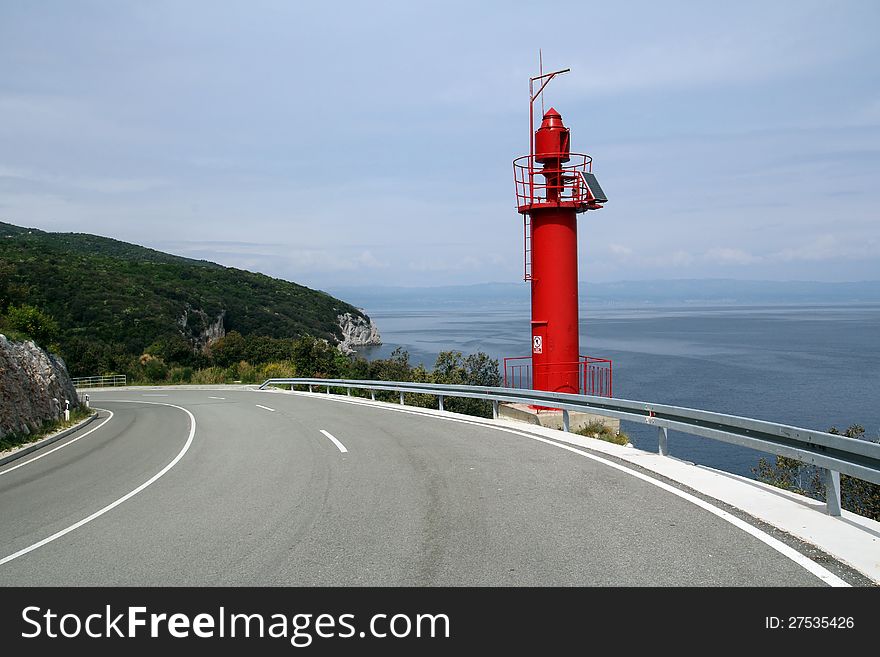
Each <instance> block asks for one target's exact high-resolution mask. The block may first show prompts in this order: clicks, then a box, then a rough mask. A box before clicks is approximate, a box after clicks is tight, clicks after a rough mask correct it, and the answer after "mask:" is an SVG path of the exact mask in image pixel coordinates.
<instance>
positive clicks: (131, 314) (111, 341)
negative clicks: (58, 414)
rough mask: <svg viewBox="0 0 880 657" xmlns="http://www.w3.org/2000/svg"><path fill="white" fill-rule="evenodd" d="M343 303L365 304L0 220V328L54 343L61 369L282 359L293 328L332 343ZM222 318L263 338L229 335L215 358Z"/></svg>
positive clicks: (151, 368) (152, 372)
mask: <svg viewBox="0 0 880 657" xmlns="http://www.w3.org/2000/svg"><path fill="white" fill-rule="evenodd" d="M344 313H352V314H353V315H363V313H361V312H360V311H358V310H357V309H356V308H354V307H353V306H351V305H349V304H347V303H345V302H343V301H340V300H339V299H336V298H334V297H332V296H330V295H329V294H326V293H324V292H320V291H316V290H311V289H309V288H306V287H303V286H302V285H297V284H296V283H289V282H287V281H282V280H278V279H274V278H270V277H268V276H264V275H262V274H255V273H252V272H248V271H243V270H240V269H234V268H230V267H222V266H220V265H217V264H215V263H211V262H207V261H202V260H190V259H187V258H181V257H178V256H173V255H168V254H165V253H161V252H159V251H154V250H152V249H147V248H144V247H140V246H136V245H134V244H127V243H125V242H120V241H117V240H113V239H108V238H105V237H98V236H95V235H85V234H78V233H46V232H43V231H39V230H34V229H26V228H20V227H18V226H13V225H10V224H5V223H0V314H2V315H3V316H2V317H0V330H2V331H3V332H4V333H7V332H8V333H7V334H8V335H9V337H15V338H22V337H31V338H33V339H35V340H36V341H37V342H38V343H40V344H42V345H44V346H47V347H50V348H52V349H53V350H56V349H54V347H57V351H58V353H60V355H61V356H63V357H64V359H65V361H66V362H67V366H68V370H69V372H70V374H71V376H90V375H97V374H109V373H127V374H131V375H135V376H134V378H136V379H137V378H138V376H137V375H139V374H141V373H140V372H138V371H137V368H138V367H141V366H142V365H143V364H140V363H139V360H140V359H141V357H142V356H143V355H144V354H149V355H151V356H153V357H154V358H157V359H159V360H161V362H162V363H163V364H164V366H165V367H167V368H169V371H170V370H171V369H173V368H175V367H191V368H194V369H204V368H209V367H215V366H219V367H223V368H229V367H232V366H233V365H234V364H235V363H238V362H240V361H241V360H247V361H248V362H250V363H252V364H255V365H256V364H262V363H266V362H269V361H270V360H285V359H286V358H287V356H286V355H285V354H286V351H287V350H289V347H290V340H291V339H295V338H299V337H302V336H306V335H310V336H314V337H315V338H318V339H322V340H328V341H330V342H331V343H335V342H336V341H337V340H338V339H339V338H340V337H341V332H340V329H339V327H338V325H337V323H336V322H337V316H338V315H340V314H344ZM221 317H222V320H221V321H222V324H223V326H224V327H225V329H226V331H227V332H229V333H233V332H235V334H236V335H239V336H243V337H246V338H249V339H250V338H256V337H260V338H262V339H261V340H254V339H252V340H251V341H250V342H249V343H248V349H250V352H248V353H246V354H243V355H242V354H241V353H239V351H240V349H241V344H240V343H239V344H236V343H234V342H233V340H234V339H235V338H233V339H231V340H229V341H228V342H227V343H226V345H224V346H221V347H220V348H218V350H217V355H216V357H215V356H214V355H212V354H210V353H207V352H206V351H205V349H204V348H205V346H206V343H207V335H208V329H209V327H211V326H212V325H215V324H216V323H217V321H218V319H219V318H221ZM59 327H60V328H59ZM282 352H283V353H282ZM215 358H218V359H219V362H215ZM161 369H162V368H161V366H160V365H148V366H146V368H145V370H146V371H145V372H143V374H144V375H145V376H146V377H147V378H148V379H154V378H161V377H159V374H160V373H161ZM177 376H184V375H183V374H180V373H179V374H178V375H177Z"/></svg>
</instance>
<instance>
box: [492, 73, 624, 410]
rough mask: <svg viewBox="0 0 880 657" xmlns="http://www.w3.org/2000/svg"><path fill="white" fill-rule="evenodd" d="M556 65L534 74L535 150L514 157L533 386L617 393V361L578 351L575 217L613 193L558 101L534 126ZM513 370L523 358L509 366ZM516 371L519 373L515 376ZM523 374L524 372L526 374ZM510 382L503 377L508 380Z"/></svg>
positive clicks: (532, 141) (531, 106)
mask: <svg viewBox="0 0 880 657" xmlns="http://www.w3.org/2000/svg"><path fill="white" fill-rule="evenodd" d="M567 70H568V69H566V70H564V71H556V72H554V73H547V74H545V75H541V76H539V77H537V78H532V79H531V81H530V82H531V84H532V88H533V89H534V85H535V83H536V82H537V83H540V89H539V90H538V92H537V93H534V92H533V93H531V100H530V104H529V110H530V126H529V132H530V145H531V148H530V153H529V155H524V156H522V157H519V158H517V159H516V160H514V162H513V168H514V179H515V183H516V200H517V211H518V212H519V213H520V214H522V215H523V222H524V224H523V225H524V253H525V258H524V265H525V272H524V278H525V280H527V281H529V282H530V283H531V288H532V290H531V292H532V318H531V357H530V360H531V363H530V366H525V367H529V370H530V374H531V376H530V377H529V378H531V385H532V388H534V389H535V390H547V391H552V392H566V393H575V394H577V393H584V394H600V395H604V396H610V395H611V363H610V361H607V360H604V359H595V358H589V357H586V356H581V355H580V345H579V331H578V258H577V217H578V215H579V214H581V213H584V212H586V211H588V210H599V209H601V208H602V204H603V203H605V202H606V201H607V200H608V199H607V198H606V197H605V194H604V192H603V191H602V188H601V187H600V186H599V183H598V181H597V180H596V176H595V175H594V174H593V171H592V158H591V157H590V156H589V155H584V154H582V153H572V152H571V149H570V144H571V133H570V131H569V129H568V128H566V127H565V124H564V123H563V121H562V116H561V115H560V114H559V112H557V111H556V110H555V109H554V108H552V107H551V108H550V109H548V110H547V111H546V112H545V113H544V115H543V117H542V120H541V125H540V127H539V128H538V129H537V131H535V130H534V102H535V99H536V98H537V97H538V96H540V94H541V93H542V92H543V89H544V87H545V86H546V85H547V83H548V82H549V81H550V80H551V79H552V78H553V77H554V76H556V75H558V74H560V73H565V72H566V71H567ZM508 360H511V361H513V360H520V359H505V379H507V377H508V369H509V368H510V369H511V372H515V371H516V368H520V373H521V372H522V368H523V367H524V366H523V365H522V364H513V365H511V366H508V363H507V361H508ZM514 378H515V377H514ZM521 378H522V377H520V379H521ZM510 383H511V381H505V384H506V385H508V384H510Z"/></svg>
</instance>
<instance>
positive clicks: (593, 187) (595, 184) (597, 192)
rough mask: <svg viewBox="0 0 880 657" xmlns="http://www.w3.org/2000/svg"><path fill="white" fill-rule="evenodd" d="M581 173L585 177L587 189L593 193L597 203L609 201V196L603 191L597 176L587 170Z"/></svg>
mask: <svg viewBox="0 0 880 657" xmlns="http://www.w3.org/2000/svg"><path fill="white" fill-rule="evenodd" d="M581 175H582V176H583V177H584V184H585V185H586V186H587V189H589V190H590V194H592V195H593V200H594V201H596V203H605V202H607V201H608V197H606V196H605V192H603V191H602V188H601V187H600V186H599V181H598V180H596V176H595V175H593V174H592V173H589V172H587V171H582V172H581Z"/></svg>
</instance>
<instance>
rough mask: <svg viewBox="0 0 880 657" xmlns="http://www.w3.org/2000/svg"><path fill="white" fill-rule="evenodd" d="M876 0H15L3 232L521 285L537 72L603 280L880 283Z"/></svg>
mask: <svg viewBox="0 0 880 657" xmlns="http://www.w3.org/2000/svg"><path fill="white" fill-rule="evenodd" d="M878 33H880V2H877V1H876V0H865V1H855V0H834V1H811V0H798V1H786V0H779V1H775V2H766V0H764V1H761V2H751V1H742V2H736V3H730V2H697V1H693V2H674V1H671V0H667V1H665V2H662V3H658V2H636V1H622V2H590V1H586V0H579V1H577V2H565V1H559V2H554V3H547V2H516V1H512V2H511V1H506V2H476V1H475V0H471V1H470V2H457V1H455V0H444V1H443V2H416V1H414V0H410V1H409V2H382V1H378V0H377V1H372V2H345V1H340V2H334V3H315V2H308V3H307V2H294V1H292V0H291V1H286V2H270V1H265V0H249V1H247V2H232V1H227V2H206V1H187V2H179V1H176V0H175V1H170V2H166V1H151V2H113V1H107V2H90V1H84V0H81V1H78V2H65V1H48V0H47V1H38V2H31V1H25V0H0V221H6V222H9V223H13V224H16V225H20V226H28V227H35V228H39V229H42V230H48V231H64V232H84V233H93V234H98V235H104V236H107V237H113V238H116V239H120V240H124V241H128V242H134V243H137V244H142V245H145V246H149V247H152V248H156V249H159V250H162V251H167V252H170V253H175V254H178V255H183V256H187V257H193V258H203V259H207V260H212V261H215V262H219V263H221V264H224V265H227V266H234V267H240V268H244V269H249V270H252V271H260V272H263V273H266V274H269V275H272V276H277V277H281V278H285V279H288V280H293V281H296V282H299V283H302V284H305V285H308V286H310V287H317V288H322V289H326V288H330V287H333V286H343V285H345V286H348V285H403V286H424V285H448V284H472V283H474V284H475V283H483V282H489V281H495V282H516V281H521V279H522V261H523V258H522V248H523V245H522V218H521V216H520V215H518V214H517V212H516V203H515V197H514V186H513V174H512V166H511V161H512V160H513V159H514V158H515V157H518V156H520V155H524V154H527V153H528V150H529V135H528V99H529V95H528V94H529V91H528V89H529V85H528V79H529V77H530V76H532V75H537V72H538V51H539V48H540V49H541V50H542V54H543V64H544V70H545V71H550V70H556V69H561V68H570V69H571V72H570V73H567V74H565V75H561V76H559V77H557V78H556V79H554V80H553V81H552V82H551V84H550V85H549V86H548V87H547V90H546V93H545V107H549V106H551V105H552V106H554V107H555V108H556V109H557V110H558V111H559V112H560V113H561V114H562V116H563V120H564V121H565V123H566V125H567V126H568V127H569V128H570V129H571V131H572V150H574V151H577V152H585V153H589V154H591V155H592V156H593V158H594V165H593V171H594V172H595V173H596V175H597V177H598V179H599V181H600V182H601V184H602V187H603V189H604V190H605V192H606V195H607V196H608V198H609V202H608V203H607V204H606V206H605V208H603V209H602V210H600V211H596V212H588V213H585V214H582V215H579V219H578V230H579V277H580V279H581V280H586V281H591V280H592V281H599V282H605V281H615V280H642V279H652V280H653V279H673V278H739V279H765V280H816V281H856V280H875V279H880V220H878V207H880V39H878V38H877V34H878Z"/></svg>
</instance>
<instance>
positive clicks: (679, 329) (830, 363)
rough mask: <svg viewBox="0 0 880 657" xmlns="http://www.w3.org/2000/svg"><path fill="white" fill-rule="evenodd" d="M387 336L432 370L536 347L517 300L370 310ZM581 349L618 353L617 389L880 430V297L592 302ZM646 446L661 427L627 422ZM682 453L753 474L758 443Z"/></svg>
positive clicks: (684, 438) (388, 344)
mask: <svg viewBox="0 0 880 657" xmlns="http://www.w3.org/2000/svg"><path fill="white" fill-rule="evenodd" d="M365 310H366V311H367V313H368V314H369V315H370V316H371V318H372V319H373V321H374V322H375V323H376V324H377V326H378V327H379V330H380V331H381V334H382V338H383V342H384V344H383V345H382V346H380V347H372V348H368V349H365V350H364V351H363V352H362V355H364V356H365V357H367V358H369V359H373V358H384V357H387V356H388V355H389V354H390V353H391V351H392V350H394V349H395V348H396V347H402V348H403V349H405V350H406V351H408V352H409V355H410V362H411V363H413V364H417V363H423V364H424V365H425V366H426V367H427V368H428V369H430V368H431V367H432V365H433V363H434V360H435V359H436V357H437V354H438V353H439V352H441V351H445V350H450V349H454V350H458V351H461V352H463V353H465V354H468V353H474V352H477V351H483V352H486V353H487V354H489V355H490V356H491V357H493V358H497V359H499V363H502V362H503V360H502V359H503V358H504V357H505V356H527V355H528V354H529V347H530V336H529V310H528V306H527V304H523V303H519V302H516V303H515V302H511V301H505V302H498V303H494V304H493V303H491V302H488V303H486V302H481V303H480V304H479V305H476V306H475V305H466V304H455V303H444V304H436V305H434V306H430V307H426V306H425V305H424V304H422V305H409V304H406V303H402V302H397V303H390V304H375V307H373V308H370V307H367V308H365ZM580 325H581V336H580V344H581V353H582V354H584V355H588V356H594V357H599V358H610V359H612V360H613V362H614V396H615V397H616V398H619V399H632V400H639V401H649V402H658V403H663V404H672V405H675V406H685V407H690V408H698V409H704V410H709V411H717V412H721V413H728V414H732V415H742V416H746V417H752V418H758V419H763V420H769V421H773V422H781V423H785V424H791V425H794V426H799V427H806V428H811V429H819V430H827V429H828V428H829V427H831V426H836V427H838V428H839V429H841V430H843V429H845V428H846V427H847V426H849V425H850V424H860V425H862V426H864V427H865V431H866V435H867V436H868V437H871V438H874V439H877V438H878V436H880V403H878V402H880V398H878V397H880V395H878V393H880V304H821V305H818V304H817V305H773V306H766V305H765V306H746V305H737V306H732V305H697V306H694V305H678V306H674V305H669V306H663V305H656V304H641V305H632V306H627V307H623V306H617V305H593V306H591V307H584V306H583V304H582V308H581V324H580ZM621 429H622V430H623V431H625V432H627V434H628V435H629V436H630V439H631V440H632V442H633V444H634V445H635V446H636V447H639V448H642V449H647V450H652V451H656V450H657V430H656V428H654V427H649V426H646V425H644V424H638V423H634V422H623V423H622V425H621ZM669 445H670V452H671V453H672V455H673V456H676V457H678V458H682V459H685V460H689V461H693V462H695V463H700V464H704V465H709V466H711V467H715V468H719V469H723V470H726V471H728V472H733V473H736V474H742V475H746V476H753V475H752V472H751V470H752V468H754V467H755V466H756V464H757V461H758V459H759V458H760V457H761V456H765V457H767V458H772V457H771V456H769V455H765V454H762V453H760V452H756V451H753V450H750V449H746V448H743V447H739V446H736V445H729V444H725V443H721V442H718V441H715V440H710V439H706V438H700V437H697V436H690V435H687V434H683V433H679V432H670V435H669Z"/></svg>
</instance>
